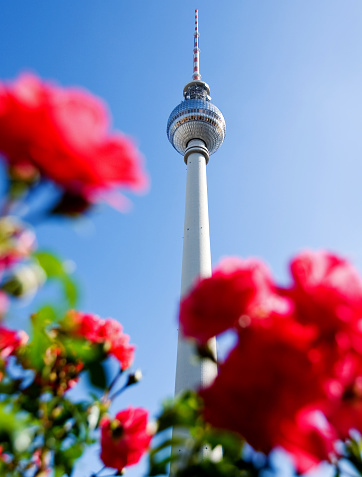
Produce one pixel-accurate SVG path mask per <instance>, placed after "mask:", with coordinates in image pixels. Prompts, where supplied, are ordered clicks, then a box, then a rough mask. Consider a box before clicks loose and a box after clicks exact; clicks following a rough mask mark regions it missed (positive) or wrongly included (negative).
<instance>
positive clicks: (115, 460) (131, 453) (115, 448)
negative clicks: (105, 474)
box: [101, 407, 151, 470]
mask: <svg viewBox="0 0 362 477" xmlns="http://www.w3.org/2000/svg"><path fill="white" fill-rule="evenodd" d="M147 418H148V412H147V411H146V410H145V409H141V408H132V407H130V408H128V409H126V410H125V411H121V412H119V413H118V414H117V415H116V417H115V419H112V420H111V419H110V418H108V417H106V418H103V419H102V421H101V447H102V451H101V459H102V461H103V463H104V464H105V465H106V466H107V467H112V468H114V469H118V470H122V469H123V468H124V467H126V466H129V465H133V464H137V462H138V461H139V460H140V459H141V457H142V455H143V454H144V453H145V452H146V451H147V449H148V447H149V444H150V441H151V435H150V434H149V432H148V431H147Z"/></svg>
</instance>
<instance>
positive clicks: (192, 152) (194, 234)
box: [175, 139, 217, 394]
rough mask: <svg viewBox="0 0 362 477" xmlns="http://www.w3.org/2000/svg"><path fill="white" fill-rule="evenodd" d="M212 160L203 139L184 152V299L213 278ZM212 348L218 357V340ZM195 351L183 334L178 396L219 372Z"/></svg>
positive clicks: (211, 342) (178, 370) (182, 281)
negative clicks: (209, 171) (200, 281)
mask: <svg viewBox="0 0 362 477" xmlns="http://www.w3.org/2000/svg"><path fill="white" fill-rule="evenodd" d="M208 159H209V156H208V151H207V149H206V146H205V144H204V142H203V141H201V140H200V139H193V140H191V141H190V142H189V145H188V148H187V149H186V152H185V162H186V164H187V180H186V205H185V224H184V242H183V254H182V278H181V298H182V297H183V296H185V295H186V294H187V293H188V291H189V290H190V288H191V286H192V285H193V283H194V282H195V280H196V279H197V278H198V277H202V278H205V277H209V276H211V253H210V233H209V212H208V201H207V181H206V164H207V162H208ZM209 346H210V347H211V350H212V351H213V352H214V355H215V356H216V340H215V338H213V339H212V340H211V341H210V343H209ZM194 353H195V351H194V348H193V346H192V345H190V343H188V342H186V341H185V340H184V339H183V338H182V336H181V334H180V333H179V337H178V346H177V365H176V383H175V393H176V394H177V393H179V392H180V391H182V390H185V389H197V388H198V387H200V385H201V386H202V387H204V386H207V385H208V384H210V383H211V382H212V381H213V379H214V378H215V376H216V373H217V368H216V365H215V363H212V362H211V361H210V360H203V361H201V363H198V364H196V363H195V358H193V356H194Z"/></svg>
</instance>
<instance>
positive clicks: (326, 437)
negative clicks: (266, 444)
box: [280, 409, 337, 473]
mask: <svg viewBox="0 0 362 477" xmlns="http://www.w3.org/2000/svg"><path fill="white" fill-rule="evenodd" d="M280 430H281V434H282V437H281V442H280V443H281V445H282V446H283V448H284V449H285V450H287V451H288V452H289V454H291V456H292V459H293V461H294V464H295V467H296V469H297V471H298V472H299V473H305V472H307V471H309V470H310V469H312V468H313V467H316V466H317V465H318V464H319V463H320V462H321V461H323V460H328V459H329V458H330V457H331V455H333V453H334V442H335V441H336V440H337V434H336V432H335V431H334V429H333V427H332V426H331V425H330V424H329V423H328V421H327V420H326V418H325V417H324V416H323V414H322V413H321V412H318V411H315V410H308V409H305V410H302V411H300V412H299V413H298V415H297V416H296V417H295V419H294V420H293V421H289V422H288V421H284V422H283V423H282V426H281V429H280Z"/></svg>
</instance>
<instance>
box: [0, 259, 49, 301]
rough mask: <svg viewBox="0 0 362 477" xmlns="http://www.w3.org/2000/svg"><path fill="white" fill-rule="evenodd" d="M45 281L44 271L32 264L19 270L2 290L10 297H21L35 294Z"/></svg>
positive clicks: (6, 282)
mask: <svg viewBox="0 0 362 477" xmlns="http://www.w3.org/2000/svg"><path fill="white" fill-rule="evenodd" d="M45 280H46V275H45V273H44V270H43V269H42V268H41V267H39V265H37V264H35V263H32V264H31V265H24V266H22V267H20V268H18V269H17V270H16V271H15V273H14V274H13V276H12V277H10V278H9V279H8V280H6V281H5V283H3V285H2V289H3V290H4V291H6V292H7V293H9V294H10V295H13V296H16V297H20V296H24V295H29V294H33V293H35V292H36V291H37V290H38V288H39V287H40V286H41V285H43V283H44V282H45Z"/></svg>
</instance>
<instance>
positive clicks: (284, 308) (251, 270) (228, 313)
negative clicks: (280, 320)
mask: <svg viewBox="0 0 362 477" xmlns="http://www.w3.org/2000/svg"><path fill="white" fill-rule="evenodd" d="M273 313H276V314H281V315H283V314H287V313H289V302H288V300H286V299H285V298H282V297H279V296H278V295H277V294H276V293H275V291H274V284H273V281H272V279H271V276H270V273H269V271H268V269H267V267H266V266H265V265H264V264H263V263H262V262H260V261H259V260H256V259H249V260H240V259H237V258H229V259H226V260H224V261H222V262H221V264H220V265H219V266H218V267H217V268H216V270H214V271H213V274H212V276H211V277H210V278H205V279H203V280H200V281H199V282H198V283H197V284H196V285H195V287H194V289H193V290H192V291H191V293H190V294H189V295H188V296H186V297H185V298H184V299H183V301H182V302H181V307H180V326H181V329H182V332H183V334H184V335H185V336H187V337H192V338H195V339H196V340H198V341H199V342H201V343H204V342H206V341H207V340H208V339H210V338H211V337H213V336H216V335H218V334H220V333H222V332H224V331H226V330H227V329H229V328H232V327H244V326H247V325H248V324H249V323H250V320H251V319H252V318H260V319H263V318H265V317H268V316H270V315H271V314H273Z"/></svg>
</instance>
